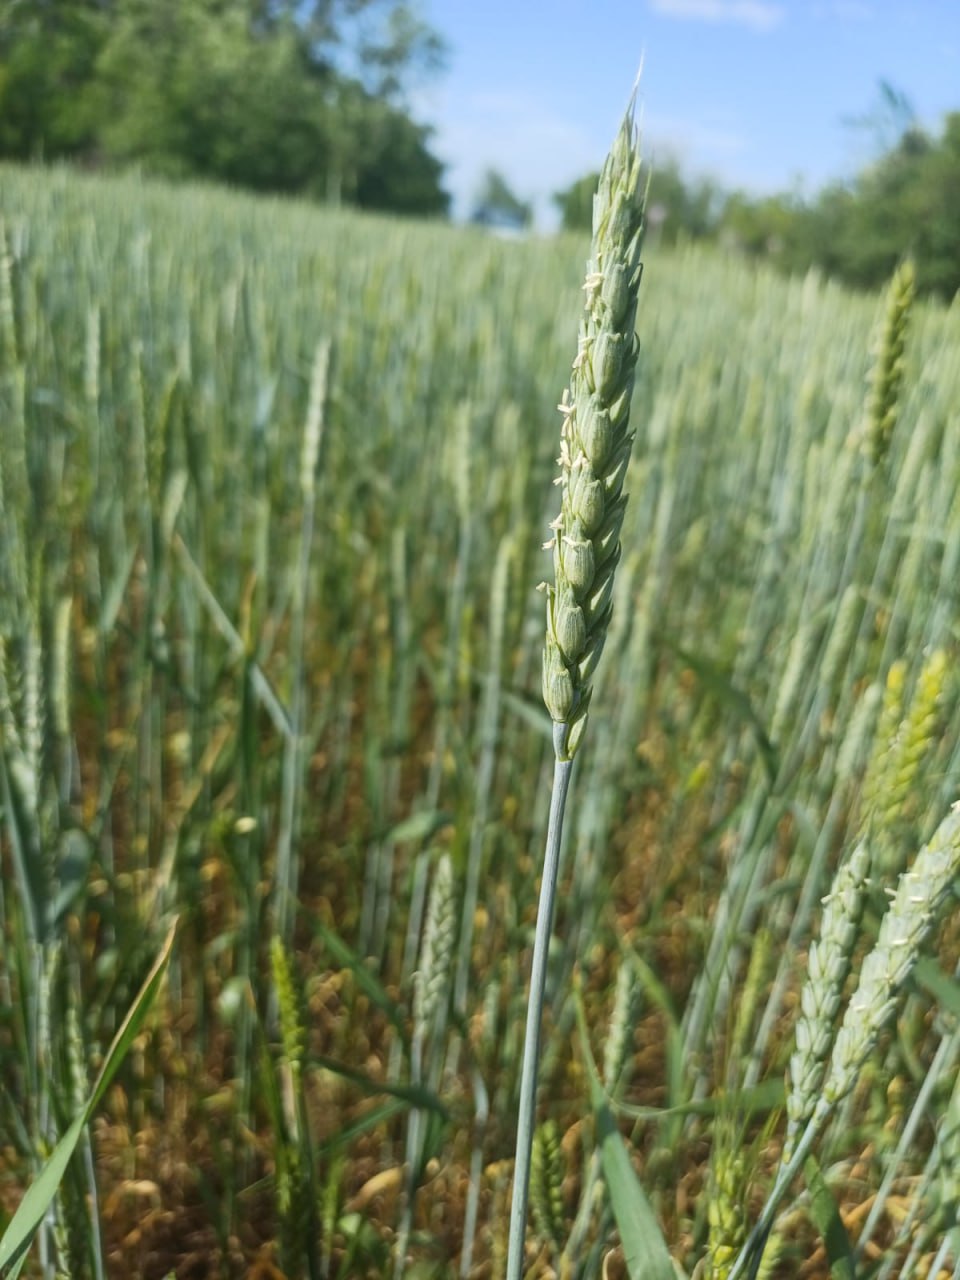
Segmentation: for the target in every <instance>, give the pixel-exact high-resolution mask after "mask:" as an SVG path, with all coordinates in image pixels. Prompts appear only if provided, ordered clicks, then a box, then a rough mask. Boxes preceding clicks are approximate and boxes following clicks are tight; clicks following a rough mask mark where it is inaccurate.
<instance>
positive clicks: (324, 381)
mask: <svg viewBox="0 0 960 1280" xmlns="http://www.w3.org/2000/svg"><path fill="white" fill-rule="evenodd" d="M329 381H330V342H329V340H323V341H321V342H318V343H317V349H316V352H315V353H314V357H313V370H312V372H311V374H310V399H309V401H308V403H307V419H306V422H305V424H304V428H303V449H302V452H301V454H300V492H301V493H302V494H303V496H304V497H306V496H307V495H308V494H311V493H312V492H313V490H314V487H315V485H316V479H317V463H318V461H319V458H320V441H321V437H322V436H323V424H324V419H325V417H326V407H327V394H328V391H327V389H328V385H329Z"/></svg>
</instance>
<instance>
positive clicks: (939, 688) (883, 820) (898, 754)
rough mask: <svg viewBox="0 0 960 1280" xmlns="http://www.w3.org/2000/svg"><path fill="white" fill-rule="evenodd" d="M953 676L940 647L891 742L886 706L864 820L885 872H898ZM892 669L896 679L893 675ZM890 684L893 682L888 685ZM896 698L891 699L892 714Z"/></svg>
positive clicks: (898, 676) (922, 673)
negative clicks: (901, 836)
mask: <svg viewBox="0 0 960 1280" xmlns="http://www.w3.org/2000/svg"><path fill="white" fill-rule="evenodd" d="M894 666H895V667H898V668H899V669H898V670H897V671H896V682H897V683H900V681H901V680H902V666H901V665H900V664H894ZM948 673H949V663H948V660H947V655H946V653H945V652H944V650H942V649H936V650H935V651H934V652H933V653H932V654H930V656H929V657H928V658H927V660H926V661H925V662H924V664H923V667H922V669H921V671H920V675H919V676H918V678H917V683H916V687H915V688H914V691H913V695H912V697H911V699H910V705H909V707H908V708H907V710H906V713H905V714H904V715H903V718H902V720H901V721H900V724H899V726H898V727H897V729H896V732H895V733H894V734H893V736H892V737H891V738H890V739H889V740H888V741H887V742H886V743H884V741H883V740H882V739H881V736H880V735H881V734H882V733H885V732H889V723H888V708H887V705H886V703H885V705H884V712H883V714H882V715H881V722H880V727H879V729H878V733H877V747H878V749H879V751H880V752H881V753H882V754H881V755H880V756H879V757H878V759H877V768H876V773H875V775H874V776H873V777H872V778H868V782H869V784H870V785H869V791H867V784H866V783H865V785H864V790H865V792H866V793H867V794H866V795H865V800H866V806H865V808H864V810H863V815H864V820H865V822H866V824H868V827H869V830H870V833H871V843H872V844H873V846H874V859H875V864H876V865H877V867H878V868H879V869H880V870H882V871H884V872H886V873H888V874H889V873H890V872H891V871H894V870H896V866H897V862H898V861H899V859H898V857H897V840H896V836H897V831H898V827H902V824H903V821H904V819H905V818H907V817H909V816H910V815H909V805H910V801H911V799H912V797H913V793H914V789H915V786H916V782H917V779H918V778H919V776H920V773H921V771H922V769H923V765H924V762H925V760H926V759H927V758H928V756H929V755H930V754H931V753H932V752H933V751H934V750H936V746H937V742H938V735H937V728H938V723H939V719H940V704H941V700H942V697H943V691H944V686H945V684H946V680H947V676H948ZM894 674H895V673H894V670H893V669H891V675H894ZM888 684H889V682H888ZM895 701H896V696H895V695H894V697H892V698H891V704H890V708H889V710H890V712H891V714H892V709H893V705H894V703H895Z"/></svg>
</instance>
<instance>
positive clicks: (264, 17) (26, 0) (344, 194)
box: [0, 0, 448, 214]
mask: <svg viewBox="0 0 960 1280" xmlns="http://www.w3.org/2000/svg"><path fill="white" fill-rule="evenodd" d="M442 52H443V50H442V45H441V42H440V40H439V37H438V36H437V35H436V33H434V32H433V31H432V30H431V29H430V28H428V27H427V26H426V25H425V24H424V23H423V22H422V21H421V20H420V19H419V18H418V16H417V15H416V13H415V11H414V10H413V9H412V8H410V7H409V6H408V5H406V4H403V3H397V2H396V0H315V2H314V3H311V4H307V5H305V4H303V3H302V2H295V0H163V3H162V4H158V3H157V2H156V0H18V3H16V4H15V5H8V6H7V14H6V16H5V17H4V18H3V19H0V155H3V156H6V157H10V158H16V159H37V158H46V159H52V158H54V157H59V156H66V157H74V158H79V159H83V160H87V161H89V162H97V163H119V164H126V163H130V162H136V163H138V164H140V165H142V166H143V168H144V169H146V170H148V171H151V172H156V173H160V174H164V175H168V176H178V177H179V176H190V177H203V178H211V179H215V180H220V181H225V182H229V183H232V184H235V185H238V186H244V187H252V188H254V189H258V190H264V191H284V192H299V193H304V194H308V195H316V196H321V197H325V198H333V199H344V200H349V201H352V202H354V203H357V204H360V205H363V206H367V207H371V208H378V209H393V210H396V211H399V212H404V213H419V214H442V213H445V212H446V209H447V205H448V197H447V195H446V193H445V192H444V190H443V187H442V172H443V170H442V165H441V164H440V162H439V161H438V160H437V159H436V158H435V157H434V156H433V155H432V154H431V152H430V149H429V144H430V136H431V134H430V130H429V129H428V128H426V127H425V126H423V125H419V124H417V123H416V122H415V121H414V120H413V119H412V118H411V117H410V115H409V113H408V112H407V110H406V109H405V105H404V99H405V91H406V89H407V87H408V85H409V84H410V82H411V80H412V79H413V78H415V77H417V76H419V75H421V74H423V73H425V72H426V71H429V70H432V69H436V67H437V66H438V65H439V62H440V59H441V57H442Z"/></svg>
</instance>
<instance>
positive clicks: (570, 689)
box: [543, 111, 644, 760]
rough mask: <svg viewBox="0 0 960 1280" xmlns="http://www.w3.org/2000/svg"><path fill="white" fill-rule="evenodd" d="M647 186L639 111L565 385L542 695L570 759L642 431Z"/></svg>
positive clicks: (605, 220)
mask: <svg viewBox="0 0 960 1280" xmlns="http://www.w3.org/2000/svg"><path fill="white" fill-rule="evenodd" d="M643 205H644V191H643V188H642V183H641V169H640V153H639V147H638V143H637V136H636V130H635V126H634V120H633V112H632V111H629V112H628V113H627V115H626V118H625V119H624V122H623V125H622V127H621V129H620V132H619V134H618V136H617V139H616V141H615V142H614V144H613V147H612V148H611V150H610V154H609V155H608V157H607V159H606V161H605V163H604V166H603V171H602V173H601V175H600V184H599V189H598V191H597V195H596V197H595V199H594V206H593V250H592V257H591V260H590V263H589V267H588V272H587V278H586V284H585V285H584V289H585V292H586V305H585V308H584V312H583V317H582V319H581V322H580V340H579V350H578V353H577V357H576V359H575V361H574V363H573V371H572V373H571V377H570V388H569V390H568V391H565V392H564V394H563V399H562V402H561V404H560V411H561V413H562V414H563V426H562V428H561V444H560V458H559V463H560V477H559V480H558V483H559V484H560V486H561V510H560V515H559V517H558V518H557V519H556V520H555V521H554V522H553V526H552V527H553V529H554V530H555V537H554V538H553V539H551V541H550V543H548V544H547V545H548V546H552V548H553V569H554V584H553V585H552V586H548V587H547V630H546V644H545V647H544V657H543V697H544V701H545V703H546V705H547V710H548V711H549V713H550V716H551V718H552V719H553V721H554V725H555V732H554V744H555V749H556V754H557V758H558V759H559V760H569V759H572V757H573V755H574V754H575V752H576V750H577V747H578V746H579V744H580V741H581V738H582V735H583V730H584V727H585V725H586V717H587V711H588V707H589V703H590V691H591V681H592V678H593V672H594V669H595V668H596V665H597V662H598V661H599V658H600V653H601V651H602V649H603V645H604V640H605V639H606V635H607V630H608V627H609V625H610V613H611V607H612V606H611V596H612V593H613V578H614V572H615V570H616V567H617V562H618V561H619V559H620V528H621V525H622V523H623V512H624V508H625V506H626V495H625V494H624V493H623V481H624V476H625V475H626V470H627V464H628V462H629V459H630V450H631V447H632V444H633V434H632V433H631V431H630V429H629V419H630V400H631V396H632V393H633V380H634V372H635V369H636V363H637V353H638V344H637V337H636V334H635V332H634V323H635V320H636V312H637V292H638V290H639V287H640V274H641V263H640V248H641V242H642V238H643Z"/></svg>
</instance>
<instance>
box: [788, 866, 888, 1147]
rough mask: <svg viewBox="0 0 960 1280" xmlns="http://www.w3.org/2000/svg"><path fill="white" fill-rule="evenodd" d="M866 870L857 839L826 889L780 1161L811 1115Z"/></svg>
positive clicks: (854, 936) (804, 1000)
mask: <svg viewBox="0 0 960 1280" xmlns="http://www.w3.org/2000/svg"><path fill="white" fill-rule="evenodd" d="M869 870H870V852H869V849H868V847H867V845H866V844H865V843H864V842H862V841H861V842H860V843H859V844H858V845H857V846H856V848H855V849H854V851H853V853H852V854H851V855H850V857H849V858H847V859H846V860H845V861H844V862H842V863H841V865H840V867H839V868H838V870H837V873H836V875H835V876H834V880H833V885H832V887H831V889H830V893H829V894H828V895H827V897H826V898H825V899H824V904H823V917H822V919H821V922H820V938H819V940H818V941H817V942H814V943H813V944H812V945H811V947H810V954H809V957H808V961H807V980H806V982H805V984H804V986H803V989H802V991H801V993H800V1017H799V1018H798V1020H797V1027H796V1033H795V1034H796V1048H795V1049H794V1051H793V1054H792V1056H791V1058H790V1089H789V1092H788V1093H787V1116H788V1121H787V1137H786V1142H785V1143H784V1148H783V1162H784V1163H787V1162H789V1160H790V1157H791V1156H792V1154H793V1151H794V1147H795V1145H796V1142H797V1139H798V1138H799V1136H800V1133H801V1131H802V1129H803V1127H804V1126H805V1125H806V1123H807V1121H808V1120H809V1119H810V1117H811V1116H812V1115H813V1112H814V1109H815V1108H816V1105H817V1099H818V1097H819V1094H820V1086H821V1085H822V1083H823V1078H824V1076H825V1074H826V1070H827V1066H826V1064H827V1058H828V1056H829V1053H830V1046H831V1045H832V1043H833V1035H834V1024H835V1022H836V1017H837V1013H838V1011H839V1009H840V1001H841V998H842V996H843V985H844V983H845V982H846V980H847V975H848V974H849V972H850V965H851V961H852V958H853V950H854V947H855V945H856V940H857V931H858V928H859V925H860V918H861V914H862V911H863V898H864V889H865V887H866V883H867V875H868V873H869Z"/></svg>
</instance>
